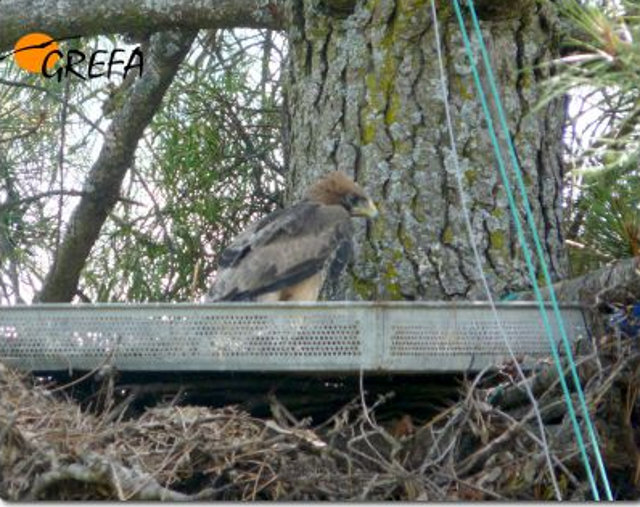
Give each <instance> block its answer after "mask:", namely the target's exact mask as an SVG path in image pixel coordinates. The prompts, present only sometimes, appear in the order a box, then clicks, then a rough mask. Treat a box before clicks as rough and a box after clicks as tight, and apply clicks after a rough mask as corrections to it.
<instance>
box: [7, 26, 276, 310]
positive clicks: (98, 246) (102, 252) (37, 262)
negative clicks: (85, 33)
mask: <svg viewBox="0 0 640 507" xmlns="http://www.w3.org/2000/svg"><path fill="white" fill-rule="evenodd" d="M137 43H138V42H135V44H137ZM141 43H142V44H144V41H141ZM73 44H76V45H77V44H81V45H82V47H83V48H85V50H86V52H88V53H90V52H91V50H89V49H87V48H89V47H92V48H98V47H99V48H100V49H110V48H111V47H113V46H116V47H119V48H122V47H125V45H126V43H125V42H124V40H123V39H122V38H121V37H119V36H114V37H96V38H86V39H81V40H76V41H74V42H73ZM283 46H284V40H283V39H281V38H277V37H276V36H275V35H274V34H273V33H271V32H269V31H257V30H231V31H215V30H211V31H203V32H201V34H200V35H199V37H198V38H197V40H196V42H195V43H194V45H193V47H192V48H191V51H190V54H189V55H188V57H187V60H186V62H185V63H184V64H183V65H182V67H181V70H180V72H179V74H178V75H177V77H176V79H175V80H174V82H173V83H172V85H171V87H170V88H169V90H168V92H167V95H166V96H165V98H164V101H163V107H162V109H161V111H160V112H159V113H158V114H157V115H156V117H155V118H154V120H153V122H152V124H151V125H150V126H149V128H148V129H147V130H146V131H145V134H144V136H143V138H142V139H141V140H140V142H139V144H138V151H137V153H136V160H135V162H134V164H133V167H132V168H131V169H130V171H129V173H128V175H127V178H126V179H125V182H124V184H123V187H122V190H121V196H120V201H119V202H118V204H117V205H116V207H115V209H114V211H113V212H112V214H111V216H110V217H109V218H108V220H107V222H106V223H105V225H104V227H103V228H102V230H101V234H100V237H99V239H98V241H97V242H96V243H95V245H94V246H93V249H92V250H91V255H90V258H89V261H88V263H87V265H86V266H85V269H84V270H83V272H82V275H81V279H80V286H79V291H78V296H79V297H80V298H81V299H83V300H87V301H185V300H187V301H188V300H194V299H197V298H198V297H199V296H200V295H201V294H202V293H203V292H204V291H205V290H206V287H207V284H208V281H209V280H210V279H211V277H212V275H213V272H214V269H215V266H216V265H217V255H218V253H219V252H220V251H221V249H222V248H223V247H224V246H225V245H226V243H227V242H228V241H229V240H230V238H231V237H232V236H233V235H235V234H236V233H237V232H238V231H239V230H241V229H242V228H243V227H244V225H245V224H246V223H247V222H248V221H250V220H253V219H254V218H256V217H258V216H260V215H263V214H265V213H267V212H268V211H270V210H272V209H273V208H274V207H275V206H276V205H277V204H278V203H279V200H280V189H281V187H282V165H283V163H282V148H281V135H280V124H281V102H282V98H281V95H282V94H281V87H280V68H281V65H282V62H283V61H284V59H283V56H282V48H283ZM129 84H130V83H122V82H121V80H120V79H119V78H118V77H114V78H112V79H111V80H107V79H106V78H104V79H96V80H87V81H80V80H64V81H62V83H58V82H57V81H55V80H46V79H44V78H43V77H42V76H39V75H29V74H27V73H25V72H23V71H22V70H20V69H18V68H17V67H16V66H15V65H13V64H12V62H11V61H10V59H7V60H5V61H3V62H2V63H1V64H0V304H6V303H15V302H21V301H27V302H28V301H31V300H32V298H33V297H34V295H35V294H36V292H37V291H38V290H39V288H40V287H41V285H42V282H43V280H44V278H45V277H46V274H47V272H48V270H49V269H50V267H51V265H52V263H53V260H54V258H55V253H56V250H57V248H58V245H59V242H60V241H61V239H63V238H64V233H65V230H66V229H67V227H69V226H70V223H69V222H70V217H71V213H72V211H73V209H74V207H75V206H76V204H77V203H78V200H79V198H80V195H82V192H83V186H84V181H85V179H86V175H87V172H88V170H89V169H90V168H91V165H92V164H93V162H94V160H95V159H96V157H97V155H98V153H99V150H100V146H101V141H102V135H103V134H104V132H105V129H106V127H107V124H108V122H109V121H110V119H112V118H113V116H114V114H116V113H117V111H118V108H119V107H121V103H122V100H120V101H114V100H113V98H114V96H116V95H121V96H122V97H124V96H126V94H127V93H128V90H127V88H128V85H129ZM107 105H109V107H108V108H107V107H106V106H107ZM106 109H108V112H106V113H105V110H106Z"/></svg>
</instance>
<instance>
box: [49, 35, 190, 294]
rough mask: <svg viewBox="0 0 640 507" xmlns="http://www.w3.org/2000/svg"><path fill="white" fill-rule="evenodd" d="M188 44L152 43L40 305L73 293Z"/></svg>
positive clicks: (179, 40)
mask: <svg viewBox="0 0 640 507" xmlns="http://www.w3.org/2000/svg"><path fill="white" fill-rule="evenodd" d="M194 38H195V32H189V33H181V32H162V33H158V34H155V35H154V36H153V37H152V39H151V40H152V42H151V46H150V47H151V51H150V55H149V58H148V63H147V64H146V65H145V69H144V72H143V74H142V76H141V77H140V78H139V79H138V80H137V82H136V84H135V85H134V86H133V88H132V89H131V92H130V94H129V95H128V97H127V99H126V101H125V103H124V104H123V106H122V109H121V110H120V111H119V112H118V113H117V114H116V115H115V117H114V119H113V121H112V123H111V125H110V126H109V128H108V130H107V132H106V135H105V139H104V144H103V146H102V150H101V151H100V155H98V159H97V160H96V162H95V163H94V164H93V167H92V168H91V170H90V171H89V174H88V176H87V180H86V182H85V187H84V189H83V191H84V195H83V196H82V198H81V199H80V202H79V203H78V205H77V207H76V208H75V210H74V211H73V214H72V216H71V219H70V222H69V226H68V228H67V231H66V233H65V237H64V240H63V241H62V244H61V245H60V249H59V251H58V253H57V255H56V258H55V259H54V262H53V265H52V266H51V269H50V270H49V273H48V274H47V277H46V279H45V281H44V285H43V288H42V291H41V292H40V295H39V300H40V301H42V302H54V301H56V302H68V301H71V299H72V298H73V296H74V294H75V293H76V290H77V287H78V280H79V278H80V272H81V271H82V268H83V267H84V265H85V262H86V260H87V257H88V256H89V252H90V251H91V248H92V247H93V244H94V243H95V241H96V240H97V238H98V235H99V234H100V229H101V227H102V225H103V224H104V222H105V220H106V218H107V216H108V215H109V213H110V212H111V210H112V209H113V207H114V206H115V204H116V202H117V201H118V198H119V194H120V186H121V184H122V180H123V179H124V176H125V174H126V172H127V170H128V169H129V166H130V165H131V162H132V160H133V156H134V153H135V150H136V147H137V145H138V141H139V139H140V137H141V136H142V133H143V131H144V129H145V127H146V126H147V125H148V124H149V122H150V121H151V118H153V115H154V114H155V112H156V111H157V110H158V108H159V107H160V103H161V102H162V97H163V96H164V94H165V92H166V90H167V88H168V87H169V84H170V83H171V81H172V80H173V77H174V75H175V73H176V72H177V70H178V67H179V65H180V62H182V60H183V58H184V57H185V55H186V54H187V51H188V50H189V47H190V46H191V42H192V41H193V39H194Z"/></svg>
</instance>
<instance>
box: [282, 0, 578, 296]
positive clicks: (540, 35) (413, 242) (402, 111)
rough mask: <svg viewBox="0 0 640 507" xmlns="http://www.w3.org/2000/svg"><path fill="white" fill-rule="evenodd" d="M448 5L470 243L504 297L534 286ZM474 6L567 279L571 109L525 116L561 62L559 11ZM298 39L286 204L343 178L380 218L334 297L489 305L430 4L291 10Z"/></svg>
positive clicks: (539, 215)
mask: <svg viewBox="0 0 640 507" xmlns="http://www.w3.org/2000/svg"><path fill="white" fill-rule="evenodd" d="M439 3H440V7H439V18H440V21H441V36H442V38H441V42H442V45H443V48H444V52H445V58H446V61H445V66H446V79H447V84H448V92H449V95H450V98H449V100H450V104H451V106H452V114H453V122H454V128H455V132H456V136H457V142H458V146H459V150H460V156H461V164H462V170H463V171H464V180H465V190H466V192H467V195H468V197H469V203H470V207H471V215H472V216H471V220H472V225H473V229H474V236H475V241H476V242H477V244H478V249H479V251H480V253H481V256H482V265H483V269H484V271H485V273H486V275H487V277H488V280H489V284H490V286H491V288H492V291H493V292H494V294H495V295H498V296H499V295H502V294H504V293H507V292H511V291H516V290H523V289H526V288H528V287H529V282H528V276H527V273H526V268H525V265H524V261H523V257H522V253H521V249H520V246H519V244H518V241H517V237H516V235H515V231H514V230H513V226H512V223H513V219H512V218H511V216H510V213H509V210H508V204H507V199H506V195H505V192H504V189H503V187H502V183H501V181H500V178H499V176H498V173H497V168H496V164H495V161H494V157H493V154H492V150H491V145H490V139H489V136H488V133H487V130H486V125H485V122H484V119H483V115H482V111H481V108H480V104H479V101H478V99H477V97H476V93H475V89H474V87H473V83H472V80H471V73H470V67H469V64H468V62H467V60H466V56H465V53H464V50H463V44H462V40H461V35H460V32H459V30H458V28H457V25H456V21H455V18H454V17H453V16H452V11H451V7H450V3H449V2H439ZM478 4H479V7H480V14H481V24H482V28H483V35H484V38H485V41H486V44H487V46H488V49H489V52H490V54H491V58H492V64H493V68H494V71H495V73H496V77H497V80H498V84H499V88H500V90H501V95H502V99H503V103H504V106H505V109H506V112H507V115H508V118H507V119H508V123H509V125H510V127H511V129H512V132H511V134H512V136H513V138H514V140H515V143H516V148H517V151H518V156H519V159H520V160H519V161H520V164H521V167H522V170H523V173H524V179H525V182H526V184H527V188H528V195H529V199H530V201H531V204H532V208H533V212H534V215H535V219H536V223H537V226H538V230H539V232H540V234H541V238H542V241H543V247H544V250H545V254H546V260H547V262H548V263H549V265H550V268H551V272H552V276H553V277H554V279H560V278H562V277H563V276H565V273H566V263H567V259H566V255H565V251H564V248H563V238H562V232H561V228H560V224H561V220H560V219H561V173H562V165H561V159H560V145H561V142H562V135H561V132H562V122H563V114H564V108H563V104H562V102H561V101H556V102H552V103H551V104H550V105H549V106H548V107H546V108H545V109H543V110H542V111H539V112H537V113H535V114H530V111H531V108H532V107H533V106H534V105H535V103H536V101H537V99H538V98H539V96H540V91H541V90H540V83H541V81H542V80H543V79H545V78H546V77H548V73H549V67H536V66H537V65H538V64H540V63H541V62H544V61H547V60H549V59H551V58H553V57H554V56H555V55H556V54H557V53H556V51H557V49H558V48H557V42H556V34H555V33H554V26H556V21H555V16H554V13H553V10H552V5H551V4H549V3H546V2H545V3H542V2H540V3H536V2H534V1H528V0H520V1H517V2H506V3H505V2H497V3H496V2H493V3H491V2H478ZM483 5H484V6H485V7H492V8H491V9H489V8H486V9H483V8H482V7H483ZM289 40H290V65H289V69H288V78H289V79H288V81H289V86H288V89H287V93H288V98H287V105H288V125H287V135H288V137H289V142H290V151H289V153H288V164H289V184H290V189H291V192H290V195H289V198H290V199H295V198H297V197H298V196H299V195H300V193H301V191H302V189H303V188H304V187H305V186H306V185H307V184H308V183H309V182H310V181H311V180H313V179H314V178H316V177H317V176H318V175H319V174H321V173H324V172H327V171H330V170H335V169H342V170H344V171H345V172H347V173H348V174H352V175H355V176H356V178H357V180H358V181H360V182H361V183H363V184H364V185H365V186H366V187H367V188H368V190H369V191H370V192H371V193H372V195H373V196H374V199H375V200H376V202H377V204H378V205H379V207H380V209H381V215H382V216H381V218H380V219H379V220H378V221H377V222H376V223H375V224H373V225H372V226H367V227H366V228H365V226H364V225H362V226H361V228H360V229H359V230H358V232H357V240H358V241H357V243H358V245H359V247H358V248H357V251H356V259H357V261H356V262H355V265H354V266H353V268H352V269H350V271H349V273H348V274H347V275H346V276H345V277H343V280H342V281H341V282H340V283H339V284H337V286H334V287H328V288H325V289H326V290H325V292H326V296H327V297H329V298H347V299H376V298H377V299H465V298H466V299H484V298H485V295H484V293H483V290H482V286H481V283H480V281H479V278H478V271H477V269H476V264H475V261H474V258H473V254H472V250H471V248H470V246H469V242H468V239H467V233H466V230H465V227H464V222H463V217H462V215H461V209H460V204H459V203H460V199H459V196H458V192H457V187H456V184H455V177H454V173H453V171H454V169H453V165H452V159H451V153H450V149H449V141H448V137H447V131H446V127H445V120H444V109H443V100H444V98H443V96H442V93H441V89H440V84H439V71H438V62H437V58H436V49H435V40H434V32H433V26H432V22H431V18H430V9H429V2H428V1H426V2H425V1H424V0H364V1H362V2H357V3H355V2H353V3H352V2H345V1H337V0H324V1H322V0H304V1H301V2H296V3H293V4H292V11H291V12H290V21H289ZM477 49H478V47H477V44H474V51H476V54H478V53H477ZM502 142H503V143H504V140H502ZM505 153H506V151H505ZM521 216H523V215H521Z"/></svg>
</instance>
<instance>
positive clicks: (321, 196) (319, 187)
mask: <svg viewBox="0 0 640 507" xmlns="http://www.w3.org/2000/svg"><path fill="white" fill-rule="evenodd" d="M306 198H307V199H309V200H310V201H314V202H318V203H321V204H326V205H332V204H338V205H340V206H342V207H344V208H345V209H346V210H347V211H348V212H349V213H350V214H351V216H354V217H366V218H375V217H377V216H378V208H376V206H375V204H373V201H372V200H371V198H370V197H369V196H368V195H367V193H366V192H365V191H364V190H363V189H362V187H360V185H358V184H357V183H356V182H355V181H353V180H352V179H351V178H349V177H348V176H347V175H346V174H345V173H343V172H342V171H333V172H330V173H329V174H327V175H325V176H323V177H322V178H321V179H319V180H318V181H316V182H315V183H314V184H313V185H312V186H311V187H309V189H307V193H306Z"/></svg>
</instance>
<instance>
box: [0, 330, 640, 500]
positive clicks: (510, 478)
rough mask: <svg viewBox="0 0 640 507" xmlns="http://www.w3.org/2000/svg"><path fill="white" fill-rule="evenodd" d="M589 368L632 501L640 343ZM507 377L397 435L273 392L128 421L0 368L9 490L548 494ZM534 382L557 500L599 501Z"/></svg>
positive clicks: (610, 350) (86, 494)
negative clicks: (246, 406) (265, 398)
mask: <svg viewBox="0 0 640 507" xmlns="http://www.w3.org/2000/svg"><path fill="white" fill-rule="evenodd" d="M580 362H581V365H580V367H579V372H580V375H581V377H582V378H581V379H582V384H583V386H584V391H585V395H586V397H587V404H588V406H589V408H590V410H591V416H592V417H593V418H594V419H595V423H596V428H597V430H598V432H599V437H600V439H601V442H602V449H603V453H604V457H605V460H606V463H607V468H608V471H609V475H610V479H611V481H612V485H613V486H614V490H615V491H617V493H616V494H617V495H619V497H621V498H637V495H638V489H637V486H638V485H637V474H638V470H637V463H638V462H640V461H639V456H640V452H638V449H637V447H636V444H635V443H634V440H633V435H634V431H635V432H636V433H637V430H634V426H633V424H635V423H634V422H633V421H634V420H633V419H632V417H633V414H634V413H636V412H637V411H638V403H637V401H638V400H637V395H638V390H639V388H640V385H639V383H640V376H639V375H638V370H639V366H638V364H639V361H638V350H637V346H636V345H635V344H634V343H632V342H625V343H624V346H622V347H620V346H619V344H618V343H616V342H615V341H611V343H609V342H607V341H605V342H603V343H602V344H601V349H600V352H599V356H598V357H597V358H596V353H595V352H592V353H591V355H590V356H586V357H582V358H581V359H580ZM504 368H505V370H504V371H505V372H508V370H509V368H510V366H509V365H505V367H504ZM498 373H499V374H493V375H484V376H483V375H479V376H477V377H476V378H475V379H474V381H473V382H472V383H470V384H468V385H465V386H463V389H464V392H463V394H464V396H463V397H462V399H461V400H460V401H458V402H457V403H455V404H454V405H452V406H451V407H449V408H448V409H446V410H444V411H442V412H441V413H439V414H438V415H436V416H435V417H433V418H432V419H431V420H430V421H427V422H426V423H425V424H422V425H417V424H416V427H417V431H416V433H415V434H413V435H410V436H402V437H397V438H396V437H394V436H393V435H392V433H391V432H390V431H389V428H383V427H380V426H378V424H377V423H374V426H372V424H371V421H375V413H374V412H370V413H368V414H365V413H364V412H363V410H362V406H361V405H360V404H359V403H357V402H352V403H349V404H347V405H346V406H345V407H344V408H343V409H342V410H341V411H340V412H339V413H337V414H335V415H334V416H332V417H331V418H330V419H328V420H327V421H326V422H325V423H321V424H318V425H317V426H315V427H312V426H310V425H309V421H308V420H306V421H305V420H304V419H300V418H296V417H294V416H292V415H290V416H287V415H286V414H287V412H288V411H287V409H286V407H284V406H283V405H282V403H281V402H280V401H279V400H278V399H276V398H275V396H273V395H272V396H271V397H270V399H271V404H272V406H273V407H276V408H275V410H276V413H277V414H278V415H277V419H278V422H277V423H276V422H274V421H273V420H270V419H266V420H265V419H259V418H255V417H252V416H251V415H249V414H248V413H246V412H243V411H240V410H238V409H236V408H234V407H225V408H218V409H213V408H206V407H196V406H173V405H168V406H160V407H156V408H152V409H147V410H146V411H145V412H144V413H142V415H140V416H136V417H134V418H131V419H128V420H127V419H124V420H123V419H122V418H121V415H122V410H121V408H118V407H115V406H114V405H115V404H114V403H105V404H104V406H105V407H107V408H106V411H105V412H104V413H96V414H93V413H86V412H83V411H82V410H80V408H79V407H78V405H77V404H76V403H75V402H74V401H72V400H66V399H63V398H60V396H61V395H62V392H61V391H58V392H57V393H55V394H51V391H50V390H47V389H45V388H43V387H33V386H29V385H28V384H27V383H25V379H22V378H19V377H18V376H16V375H15V374H14V373H12V372H11V371H10V370H6V369H3V368H0V459H1V460H2V462H1V463H0V467H1V468H2V470H3V474H2V476H1V477H0V495H1V496H2V497H3V498H4V499H7V500H14V501H15V500H25V499H34V500H35V499H48V500H54V499H81V500H98V499H111V500H117V499H120V500H122V499H136V500H143V499H153V500H158V499H171V500H194V499H201V500H378V501H381V500H387V501H388V500H392V499H400V500H418V499H419V500H445V499H446V500H452V499H458V500H479V499H511V500H517V499H520V500H533V499H538V500H540V499H547V498H550V495H553V492H552V486H551V483H550V480H549V477H548V470H547V468H546V465H545V459H544V455H543V451H542V448H541V440H540V438H539V435H538V428H537V425H536V423H535V417H534V416H533V412H532V410H531V406H530V405H529V402H528V400H527V399H526V398H524V397H519V396H518V395H517V394H510V393H517V392H518V391H520V390H521V386H518V385H517V383H516V382H514V381H513V380H511V378H510V377H509V375H507V374H502V373H500V372H498ZM529 382H530V384H531V385H532V388H533V389H534V391H536V393H537V399H538V401H539V404H540V408H541V410H542V412H543V415H545V420H546V429H547V438H548V441H549V445H550V451H551V456H552V462H553V464H554V469H555V473H556V474H557V476H558V480H559V483H560V484H561V489H562V497H563V498H564V499H582V500H588V499H590V491H589V488H588V485H587V482H586V478H585V474H584V468H583V465H582V463H581V461H580V459H579V453H578V451H577V447H576V444H575V439H574V437H573V434H572V430H571V425H570V424H569V421H568V420H567V415H566V409H565V408H564V402H563V400H562V397H561V393H560V389H559V387H558V385H557V384H558V383H557V378H555V379H554V378H553V377H552V376H551V375H550V373H549V372H548V370H546V369H544V368H541V369H539V370H538V377H536V375H535V374H534V376H533V377H532V378H531V379H529ZM498 388H502V392H503V393H505V394H504V395H502V397H500V396H496V395H495V393H496V392H497V391H498ZM385 399H386V398H385V397H381V398H380V399H379V400H378V402H377V403H375V404H373V405H372V407H371V408H373V407H376V406H380V404H381V403H384V402H385ZM496 401H498V402H500V406H498V405H496ZM109 407H114V408H109ZM548 414H552V417H551V416H548V417H547V415H548ZM636 436H637V435H636ZM621 485H624V486H621ZM624 488H626V489H624ZM621 491H622V492H624V493H621ZM634 495H635V496H634Z"/></svg>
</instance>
